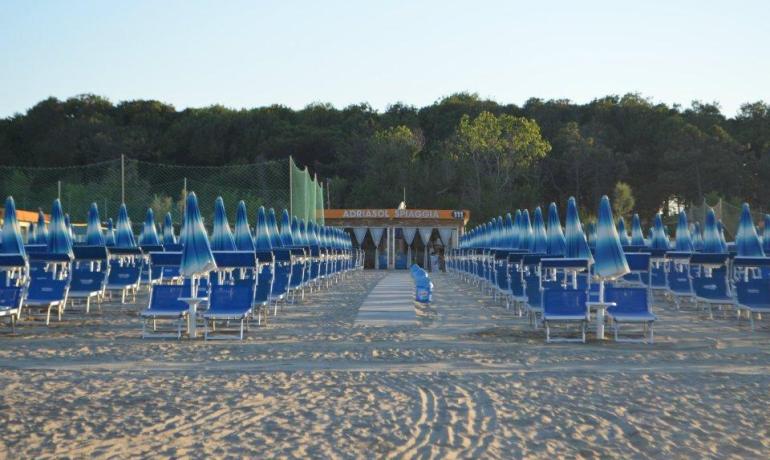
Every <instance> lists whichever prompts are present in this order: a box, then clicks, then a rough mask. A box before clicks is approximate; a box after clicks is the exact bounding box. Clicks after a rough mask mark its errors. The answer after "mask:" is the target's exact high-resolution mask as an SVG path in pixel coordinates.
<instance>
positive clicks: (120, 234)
mask: <svg viewBox="0 0 770 460" xmlns="http://www.w3.org/2000/svg"><path fill="white" fill-rule="evenodd" d="M115 247H117V248H135V247H136V240H135V239H134V232H133V231H132V230H131V220H130V219H129V218H128V209H126V204H125V203H123V204H121V205H120V211H119V212H118V224H117V228H116V229H115Z"/></svg>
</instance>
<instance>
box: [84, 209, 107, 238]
mask: <svg viewBox="0 0 770 460" xmlns="http://www.w3.org/2000/svg"><path fill="white" fill-rule="evenodd" d="M86 244H87V245H89V246H104V234H103V233H102V222H101V220H99V208H98V207H97V206H96V203H91V207H90V208H89V209H88V227H87V228H86Z"/></svg>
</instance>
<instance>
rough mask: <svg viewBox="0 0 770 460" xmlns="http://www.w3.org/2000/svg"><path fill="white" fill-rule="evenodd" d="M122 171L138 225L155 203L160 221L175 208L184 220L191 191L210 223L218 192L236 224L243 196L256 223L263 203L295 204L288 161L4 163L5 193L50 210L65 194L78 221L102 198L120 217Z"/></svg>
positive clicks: (1, 183) (102, 206) (107, 213)
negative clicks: (210, 164)
mask: <svg viewBox="0 0 770 460" xmlns="http://www.w3.org/2000/svg"><path fill="white" fill-rule="evenodd" d="M292 167H294V166H293V164H292ZM121 169H122V170H123V171H121ZM122 175H125V182H124V184H125V202H126V206H127V207H128V211H129V216H130V217H131V220H132V222H133V225H134V227H135V230H138V229H139V228H140V227H141V224H142V222H143V221H144V217H145V213H146V212H147V208H148V207H152V208H153V211H154V212H155V216H156V222H160V221H161V220H162V219H163V216H165V214H166V213H167V212H171V214H172V216H173V219H174V222H176V223H179V222H180V221H181V216H182V209H183V207H182V204H183V202H184V200H183V197H184V196H185V191H194V192H195V193H196V194H197V195H198V202H199V205H200V208H201V215H202V216H203V218H204V220H205V221H206V223H207V224H208V223H210V222H212V220H213V214H214V201H215V200H216V197H218V196H221V197H222V198H223V199H224V202H225V206H226V208H227V211H228V216H229V219H230V223H231V224H234V223H235V220H234V219H235V213H236V208H237V205H238V201H240V200H244V201H245V202H246V206H247V209H248V212H249V220H250V222H251V223H252V225H254V223H255V222H256V212H257V208H258V207H259V206H265V207H266V208H269V207H272V208H275V210H276V212H277V213H280V212H281V211H282V210H283V209H289V208H290V205H291V203H290V197H291V195H290V182H291V181H290V179H289V168H287V166H286V162H285V161H266V162H261V163H253V164H242V165H222V166H216V167H198V166H178V165H164V164H156V163H147V162H143V161H137V160H132V159H128V158H126V159H125V160H124V164H123V168H121V159H116V160H111V161H105V162H101V163H95V164H89V165H84V166H76V167H60V168H21V167H7V166H0V177H2V180H0V196H2V197H6V196H8V195H11V196H13V197H14V199H15V201H16V206H17V208H20V209H25V210H31V211H35V210H37V209H38V208H42V209H43V210H44V211H45V212H49V211H50V208H51V203H52V201H53V200H54V199H55V198H57V197H59V196H60V197H61V201H62V205H63V207H64V210H65V212H67V213H69V214H70V216H71V218H72V220H73V222H85V221H86V218H87V214H88V209H89V207H90V205H91V203H92V202H96V203H97V205H98V206H99V212H100V215H101V217H102V219H104V220H106V219H107V218H108V217H112V218H116V217H117V214H118V208H119V207H120V203H121V202H122V199H121V194H122V189H123V187H122V177H121V176H122ZM279 215H280V214H279Z"/></svg>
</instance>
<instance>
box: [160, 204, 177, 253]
mask: <svg viewBox="0 0 770 460" xmlns="http://www.w3.org/2000/svg"><path fill="white" fill-rule="evenodd" d="M163 244H164V245H171V244H176V235H175V234H174V221H173V220H172V219H171V213H170V212H167V213H166V217H165V219H164V220H163Z"/></svg>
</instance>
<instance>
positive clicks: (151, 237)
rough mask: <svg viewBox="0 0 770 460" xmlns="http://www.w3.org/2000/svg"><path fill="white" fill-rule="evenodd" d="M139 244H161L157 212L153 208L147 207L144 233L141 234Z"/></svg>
mask: <svg viewBox="0 0 770 460" xmlns="http://www.w3.org/2000/svg"><path fill="white" fill-rule="evenodd" d="M139 244H140V245H142V246H159V245H160V238H158V230H157V229H156V228H155V213H154V212H153V211H152V208H147V214H146V215H145V218H144V226H143V227H142V233H141V234H140V235H139Z"/></svg>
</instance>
